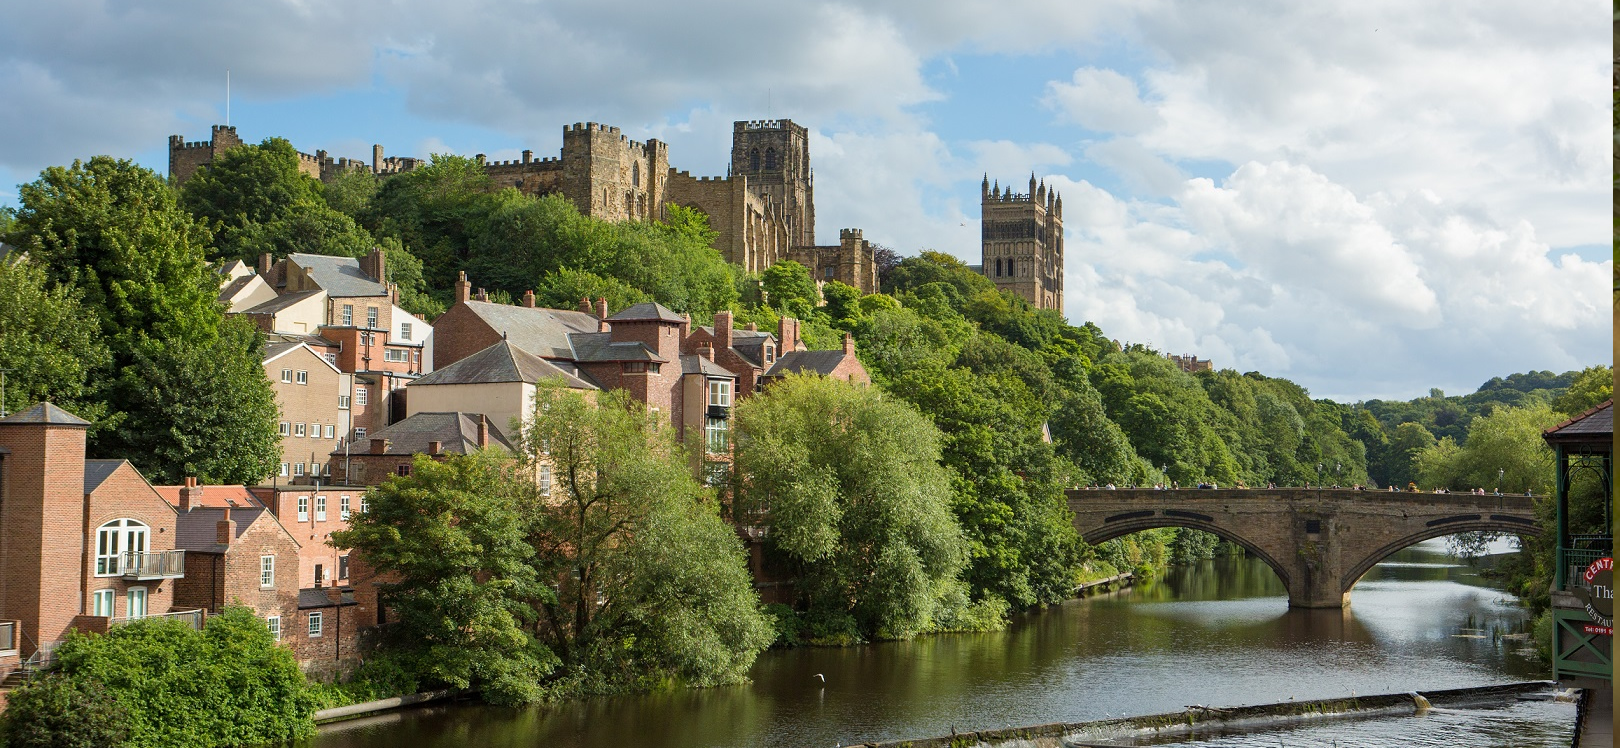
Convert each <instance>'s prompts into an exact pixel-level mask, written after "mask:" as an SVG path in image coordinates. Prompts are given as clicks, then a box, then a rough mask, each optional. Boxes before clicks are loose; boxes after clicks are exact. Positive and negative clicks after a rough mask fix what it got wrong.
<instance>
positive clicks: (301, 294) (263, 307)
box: [242, 291, 330, 314]
mask: <svg viewBox="0 0 1620 748" xmlns="http://www.w3.org/2000/svg"><path fill="white" fill-rule="evenodd" d="M319 293H321V292H320V291H296V292H294V293H284V294H282V295H280V296H277V297H275V298H273V299H271V300H269V301H266V302H264V303H263V304H260V305H258V306H256V307H252V308H249V309H245V310H243V311H242V314H275V313H276V312H279V311H281V310H283V309H286V308H287V307H290V306H292V305H294V304H297V303H298V302H300V301H303V300H305V299H307V298H309V297H311V296H315V295H317V294H319ZM328 295H330V294H328Z"/></svg>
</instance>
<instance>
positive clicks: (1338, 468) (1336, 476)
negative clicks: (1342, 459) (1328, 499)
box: [1333, 462, 1344, 485]
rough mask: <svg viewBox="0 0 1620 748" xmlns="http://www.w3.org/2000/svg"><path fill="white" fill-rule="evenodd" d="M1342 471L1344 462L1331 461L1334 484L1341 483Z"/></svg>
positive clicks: (1342, 479) (1342, 481) (1342, 480)
mask: <svg viewBox="0 0 1620 748" xmlns="http://www.w3.org/2000/svg"><path fill="white" fill-rule="evenodd" d="M1343 473H1344V464H1343V463H1339V462H1335V463H1333V483H1334V485H1342V484H1343V483H1344V478H1343Z"/></svg>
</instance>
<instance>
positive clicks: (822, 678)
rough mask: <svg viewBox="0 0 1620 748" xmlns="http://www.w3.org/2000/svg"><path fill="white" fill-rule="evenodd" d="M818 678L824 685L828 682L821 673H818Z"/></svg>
mask: <svg viewBox="0 0 1620 748" xmlns="http://www.w3.org/2000/svg"><path fill="white" fill-rule="evenodd" d="M816 678H817V679H819V680H820V681H821V682H822V683H826V682H827V676H825V675H822V674H821V673H816Z"/></svg>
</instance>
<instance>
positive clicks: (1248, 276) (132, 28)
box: [0, 0, 1612, 400]
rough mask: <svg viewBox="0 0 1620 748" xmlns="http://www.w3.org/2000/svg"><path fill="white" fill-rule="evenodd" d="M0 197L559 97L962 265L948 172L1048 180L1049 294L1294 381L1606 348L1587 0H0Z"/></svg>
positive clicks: (1432, 379)
mask: <svg viewBox="0 0 1620 748" xmlns="http://www.w3.org/2000/svg"><path fill="white" fill-rule="evenodd" d="M0 10H3V11H4V17H5V18H7V19H8V22H7V24H5V25H4V26H3V27H0V101H5V102H8V103H7V105H6V106H4V107H0V135H3V137H0V204H6V205H13V204H15V202H16V190H15V185H16V184H18V183H20V182H25V181H28V180H31V179H32V178H34V176H35V175H37V173H38V171H39V170H40V169H41V168H43V167H45V166H48V165H52V164H65V163H68V162H70V161H71V160H72V159H74V158H83V157H88V156H90V155H94V154H98V153H110V154H115V155H120V156H127V157H131V158H134V159H136V160H137V161H139V162H141V163H143V164H145V165H148V166H150V167H152V168H154V169H157V170H159V171H161V170H163V169H164V168H166V164H167V156H166V150H165V144H166V142H167V138H168V136H169V135H170V134H179V135H182V136H184V137H185V138H186V139H187V140H201V139H206V138H207V136H208V127H209V125H210V124H213V123H216V122H222V121H223V120H224V98H225V90H224V89H225V71H226V70H230V71H231V79H232V97H231V102H232V103H231V122H232V124H234V125H236V126H237V128H238V131H239V132H240V133H241V135H242V136H243V137H244V138H245V139H247V140H249V141H258V140H261V139H263V138H266V137H270V136H281V137H286V138H287V139H289V140H291V141H292V142H293V144H294V145H295V146H297V147H298V148H300V149H301V150H304V151H306V152H313V151H315V150H317V149H325V150H327V151H329V152H331V153H332V154H333V155H336V156H350V157H356V158H369V156H370V147H371V144H372V143H381V144H383V145H384V146H385V148H386V149H387V152H388V153H389V154H391V155H412V156H426V155H428V154H429V153H432V152H444V151H449V152H455V153H463V154H469V155H470V154H473V153H485V154H488V155H489V156H490V157H491V158H513V157H516V155H517V154H518V152H519V151H521V150H522V149H523V148H532V149H533V150H534V151H536V153H537V154H544V155H550V154H554V153H555V152H556V151H557V149H558V148H559V147H560V145H561V130H562V128H563V127H564V126H565V125H567V124H569V123H572V122H576V121H587V120H589V121H598V122H605V123H608V124H613V125H617V126H619V127H621V128H623V130H624V131H625V132H626V133H627V134H629V135H630V136H631V137H634V138H637V139H642V138H647V137H657V138H660V139H663V140H666V141H667V142H669V143H670V160H671V163H672V165H674V166H675V167H676V168H679V169H685V170H690V171H692V172H693V173H700V174H723V173H724V171H725V161H726V157H727V156H726V154H727V147H728V140H729V137H730V123H731V122H732V121H733V120H736V119H758V118H763V117H766V116H768V115H769V116H776V117H789V118H792V119H794V120H795V121H797V122H799V123H801V124H804V125H806V126H808V127H809V128H811V130H812V145H811V163H812V166H813V167H814V168H815V170H816V187H817V195H816V198H817V206H816V207H817V233H818V234H819V235H820V236H822V237H828V236H836V233H837V230H838V229H839V228H843V227H860V228H863V229H864V230H865V235H866V236H867V237H868V238H869V239H872V240H874V241H877V242H879V243H882V244H885V245H888V246H891V247H893V248H895V249H897V250H899V251H900V252H902V253H903V254H912V253H915V252H916V251H918V250H920V249H923V248H931V249H938V250H940V251H945V252H949V253H951V254H954V255H956V256H958V257H961V258H962V259H964V260H967V261H969V262H977V261H978V256H977V254H978V223H977V221H978V204H977V200H978V186H979V179H980V178H981V176H982V175H984V174H986V173H989V175H990V176H991V178H992V179H995V180H999V181H1000V182H1001V183H1002V184H1008V183H1011V184H1012V185H1014V186H1015V187H1017V188H1018V189H1022V188H1023V186H1024V185H1025V184H1026V182H1027V180H1028V178H1029V174H1030V173H1031V172H1032V171H1033V172H1035V173H1036V174H1037V175H1038V176H1039V177H1040V178H1042V179H1045V180H1046V183H1047V184H1048V186H1052V187H1056V188H1057V189H1059V190H1061V192H1062V194H1063V196H1064V201H1065V202H1064V206H1065V229H1066V241H1067V246H1068V258H1067V267H1066V275H1067V278H1066V289H1065V291H1066V308H1065V309H1064V312H1065V313H1066V315H1067V316H1068V317H1069V319H1070V321H1072V322H1075V323H1080V322H1083V321H1088V320H1089V321H1092V322H1095V323H1097V324H1098V325H1099V326H1101V327H1102V328H1103V330H1105V331H1106V332H1107V333H1108V334H1110V335H1111V336H1114V337H1116V338H1118V339H1120V340H1122V341H1130V342H1146V343H1149V344H1151V345H1153V346H1154V347H1156V348H1159V349H1161V350H1165V351H1169V352H1177V353H1193V354H1196V355H1199V356H1201V357H1204V358H1211V359H1213V360H1214V361H1215V363H1216V365H1217V366H1220V367H1230V368H1235V369H1238V370H1240V371H1248V370H1260V371H1263V372H1265V373H1267V374H1271V375H1276V376H1285V377H1288V378H1291V379H1293V380H1295V381H1297V382H1299V383H1301V384H1302V385H1304V386H1306V387H1307V388H1309V389H1310V390H1311V392H1312V393H1313V394H1315V395H1317V396H1321V397H1333V398H1336V399H1341V400H1356V399H1365V398H1373V397H1393V398H1402V399H1405V398H1410V397H1414V396H1417V395H1420V394H1424V393H1426V392H1427V391H1428V389H1429V388H1430V387H1441V388H1444V389H1445V390H1447V391H1448V392H1454V393H1455V392H1466V391H1471V390H1472V389H1473V388H1475V387H1476V386H1478V385H1479V384H1480V383H1482V382H1484V381H1485V380H1487V379H1489V378H1490V377H1492V376H1497V375H1505V374H1508V373H1511V372H1515V371H1523V370H1527V369H1552V370H1555V371H1562V370H1567V369H1572V368H1579V367H1583V366H1587V365H1592V364H1596V363H1607V362H1608V358H1609V355H1610V354H1609V351H1610V346H1609V340H1610V338H1611V335H1612V331H1611V329H1610V328H1611V323H1610V320H1611V312H1610V301H1609V285H1610V280H1609V279H1610V277H1611V276H1612V261H1611V252H1610V250H1609V246H1610V241H1611V239H1610V233H1611V224H1610V218H1609V213H1610V208H1609V201H1608V197H1606V193H1607V192H1608V190H1609V184H1608V182H1609V174H1610V156H1611V148H1612V139H1611V137H1610V135H1609V134H1608V130H1609V127H1608V120H1609V112H1608V110H1609V105H1608V98H1607V95H1606V94H1605V91H1604V89H1605V87H1606V83H1605V81H1606V80H1607V79H1608V77H1609V73H1608V70H1609V65H1610V49H1611V47H1610V33H1609V27H1608V25H1607V21H1606V19H1607V15H1608V10H1607V9H1606V8H1605V7H1604V6H1601V5H1599V4H1597V3H1594V2H1556V3H1553V4H1552V5H1547V4H1545V3H1543V4H1537V5H1536V6H1535V7H1531V6H1530V4H1527V3H1522V2H1513V3H1508V2H1497V3H1492V2H1476V1H1466V0H1453V1H1437V2H1429V3H1421V4H1413V3H1407V2H1397V1H1394V0H1390V1H1387V2H1361V3H1354V4H1350V3H1339V4H1319V3H1305V4H1300V3H1276V2H1260V1H1259V0H1255V1H1253V2H1248V1H1245V0H1235V1H1234V2H1231V3H1220V4H1211V3H1201V2H1194V1H1193V0H1186V1H1182V0H1153V1H1150V2H1109V1H1099V2H1089V3H1084V4H1080V3H1072V2H1062V1H1060V0H1010V1H1009V2H1003V3H998V4H994V5H992V4H988V3H984V2H978V1H976V0H937V1H934V2H916V1H915V0H887V1H885V2H868V3H862V4H858V5H857V4H848V3H826V2H802V3H794V4H759V3H741V2H727V1H722V0H707V1H702V2H693V3H683V4H680V5H679V6H678V7H675V6H673V4H665V3H636V2H628V3H616V4H611V5H609V4H597V3H591V2H585V1H583V0H580V1H574V0H567V1H561V0H557V1H552V2H526V1H523V0H469V1H468V2H464V3H458V4H455V5H454V7H445V6H444V4H436V3H429V2H424V1H423V0H353V1H352V2H345V3H317V2H313V1H310V0H270V1H267V2H263V3H254V4H229V3H212V2H206V1H205V0H191V1H190V2H176V3H163V4H139V5H129V4H123V5H119V4H106V3H99V2H94V1H93V0H64V1H63V2H58V3H51V4H24V3H21V2H19V1H18V0H0Z"/></svg>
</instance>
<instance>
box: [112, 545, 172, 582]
mask: <svg viewBox="0 0 1620 748" xmlns="http://www.w3.org/2000/svg"><path fill="white" fill-rule="evenodd" d="M118 573H119V574H121V575H122V576H123V577H124V578H125V579H164V578H168V577H183V576H185V575H186V552H185V551H156V552H154V553H125V554H123V555H121V556H119V557H118Z"/></svg>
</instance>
